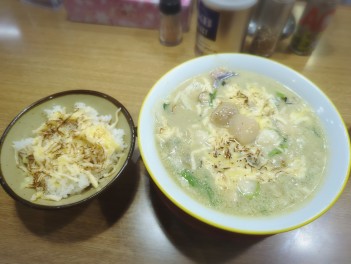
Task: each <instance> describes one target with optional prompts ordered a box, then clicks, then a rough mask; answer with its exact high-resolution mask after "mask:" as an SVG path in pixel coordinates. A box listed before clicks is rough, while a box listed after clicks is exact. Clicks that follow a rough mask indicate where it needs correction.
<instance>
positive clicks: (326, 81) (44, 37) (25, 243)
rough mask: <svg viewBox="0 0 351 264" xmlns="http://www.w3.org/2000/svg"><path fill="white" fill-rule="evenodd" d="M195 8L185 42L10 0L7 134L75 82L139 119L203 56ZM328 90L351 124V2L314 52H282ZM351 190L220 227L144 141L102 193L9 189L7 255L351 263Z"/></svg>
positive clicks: (16, 258) (3, 118) (3, 12)
mask: <svg viewBox="0 0 351 264" xmlns="http://www.w3.org/2000/svg"><path fill="white" fill-rule="evenodd" d="M195 31H196V26H195V17H193V23H192V25H191V28H190V31H189V32H185V33H184V35H183V41H182V43H181V44H180V45H178V46H175V47H165V46H162V45H160V44H159V41H158V31H157V30H151V29H139V28H127V27H118V26H106V25H94V24H85V23H74V22H71V21H69V20H68V19H67V15H66V11H65V10H64V9H63V8H61V9H59V10H51V9H48V8H41V7H38V6H33V5H30V4H24V3H22V2H21V1H17V0H2V1H0V133H3V131H4V130H5V128H6V126H7V125H8V124H9V123H10V122H11V120H12V119H13V118H14V117H15V116H16V115H17V114H18V113H19V112H20V111H21V110H22V109H23V108H25V107H26V106H28V105H29V104H31V103H32V102H34V101H36V100H38V99H40V98H42V97H45V96H48V95H50V94H53V93H56V92H61V91H64V90H71V89H89V90H96V91H100V92H103V93H106V94H109V95H111V96H112V97H114V98H116V99H117V100H119V101H120V102H121V103H123V104H124V105H125V107H126V108H127V109H128V110H129V112H130V113H131V115H132V117H133V119H134V122H135V123H137V120H138V114H139V110H140V107H141V104H142V101H143V99H144V97H145V96H146V94H147V93H148V91H149V90H150V88H151V87H152V86H153V84H154V83H155V82H156V81H157V80H158V79H159V78H160V77H161V76H162V75H163V74H165V73H166V72H167V71H169V70H170V69H172V68H173V67H174V66H176V65H178V64H180V63H182V62H184V61H186V60H189V59H192V58H194V57H195V53H194V42H195ZM270 59H272V60H275V61H278V62H280V63H283V64H285V65H287V66H289V67H291V68H292V69H294V70H296V71H298V72H300V73H302V74H303V75H304V76H306V77H307V78H309V79H310V80H311V81H313V82H314V83H315V84H317V85H318V86H319V87H320V88H321V90H323V91H324V92H325V93H326V94H327V95H328V96H329V97H330V99H331V101H332V102H333V103H334V104H335V106H336V107H337V109H338V110H339V112H340V114H341V116H342V118H343V119H344V121H345V124H346V126H347V128H348V130H349V132H350V127H351V6H339V7H338V9H337V12H336V15H335V16H334V18H333V20H332V23H331V24H330V26H329V27H328V28H327V30H326V32H325V33H324V34H323V36H322V38H321V40H320V42H319V44H318V46H317V48H316V50H315V51H314V52H313V54H312V55H311V56H298V55H295V54H292V53H290V52H288V51H287V50H286V45H285V44H284V42H282V43H281V44H280V46H279V47H278V49H277V51H276V53H275V54H274V55H273V56H272V57H271V58H270ZM350 199H351V190H350V183H348V184H347V186H346V188H345V190H344V192H343V194H342V195H341V197H340V198H339V200H338V201H337V202H336V204H335V205H334V206H333V207H332V208H331V209H330V210H329V211H328V212H326V213H325V214H324V215H322V216H321V217H320V218H318V219H317V220H315V221H314V222H312V223H310V224H308V225H306V226H304V227H301V228H298V229H296V230H293V231H289V232H285V233H281V234H276V235H270V236H254V235H241V234H236V233H230V232H225V231H221V230H217V229H215V228H213V227H210V226H207V225H205V224H202V223H200V222H198V221H196V220H194V219H192V218H191V217H189V216H187V215H185V214H183V213H182V212H180V211H179V210H178V209H176V208H174V207H173V206H172V205H171V204H170V203H169V202H168V201H167V200H166V199H164V197H163V196H162V195H161V194H159V192H158V191H157V189H156V187H155V186H154V185H153V183H152V181H151V179H150V178H149V175H148V173H147V171H146V169H145V167H144V164H143V162H142V160H141V158H140V155H139V151H138V148H136V149H135V151H134V155H133V159H132V161H131V162H130V164H129V165H128V167H127V169H126V171H125V172H124V173H123V175H122V176H121V178H120V179H119V180H118V181H117V184H115V186H113V187H112V188H110V189H109V190H108V191H107V192H106V193H104V194H103V195H101V196H99V197H98V198H96V199H94V200H93V201H91V202H90V203H88V204H86V205H84V206H79V207H75V208H70V209H64V210H59V211H43V210H35V209H31V208H28V207H26V206H24V205H22V204H19V203H17V202H15V201H14V200H13V199H12V198H11V197H10V196H9V195H8V194H7V193H6V192H5V191H4V190H3V189H2V188H1V189H0V263H9V264H10V263H11V264H15V263H50V264H54V263H285V264H287V263H345V264H346V263H351V201H350Z"/></svg>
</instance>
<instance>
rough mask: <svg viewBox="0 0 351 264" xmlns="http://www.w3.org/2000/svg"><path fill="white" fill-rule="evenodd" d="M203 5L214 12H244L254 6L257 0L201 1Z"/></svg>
mask: <svg viewBox="0 0 351 264" xmlns="http://www.w3.org/2000/svg"><path fill="white" fill-rule="evenodd" d="M202 1H203V3H204V4H205V5H206V6H208V7H210V8H212V9H215V10H218V9H219V10H226V11H234V10H244V9H248V8H250V7H252V6H254V5H255V4H256V2H257V0H202Z"/></svg>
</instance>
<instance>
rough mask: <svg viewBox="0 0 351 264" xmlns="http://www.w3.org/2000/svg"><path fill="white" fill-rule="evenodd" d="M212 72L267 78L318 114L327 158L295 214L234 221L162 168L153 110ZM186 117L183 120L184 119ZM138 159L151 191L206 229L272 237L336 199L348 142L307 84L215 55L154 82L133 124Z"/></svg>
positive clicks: (260, 61)
mask: <svg viewBox="0 0 351 264" xmlns="http://www.w3.org/2000/svg"><path fill="white" fill-rule="evenodd" d="M218 67H226V68H229V69H232V70H233V71H236V70H237V71H250V72H254V73H257V74H260V75H264V76H267V77H269V78H272V79H274V80H275V81H277V82H280V83H281V84H283V85H284V86H286V87H288V88H289V89H291V90H292V91H293V92H295V93H296V94H298V95H299V96H300V97H301V98H302V99H304V100H305V102H307V103H308V104H309V105H310V106H311V107H312V109H314V110H315V112H316V114H317V115H318V117H319V119H320V121H321V124H322V126H323V128H324V130H325V134H326V141H327V148H328V158H327V165H326V170H325V175H324V178H323V180H322V183H321V184H320V187H319V188H318V190H317V191H316V193H315V194H314V195H313V196H312V198H311V199H309V200H308V202H306V203H304V204H303V205H301V206H299V207H297V209H295V210H292V211H289V212H285V213H283V214H274V215H272V216H257V217H255V216H250V217H246V216H239V215H233V214H227V213H222V212H220V211H216V210H214V209H211V208H210V207H207V206H205V205H203V204H202V203H200V202H199V201H198V200H196V199H194V198H192V196H190V195H189V194H188V193H187V192H186V191H184V190H183V189H182V188H181V187H180V184H178V183H177V182H176V181H175V180H174V179H173V178H172V177H171V176H170V174H169V172H168V170H167V169H166V168H165V165H164V164H163V163H162V161H161V158H160V156H159V153H158V150H157V147H156V145H157V141H156V139H155V115H156V112H155V111H157V110H156V108H155V105H157V104H159V102H160V100H162V98H166V97H167V96H168V95H169V94H170V93H171V92H172V91H173V90H174V89H176V88H177V87H178V86H179V85H180V84H181V83H182V82H184V81H185V80H187V79H189V78H192V77H194V76H197V75H199V74H203V73H209V72H211V71H212V70H213V69H215V68H218ZM184 118H186V116H184ZM138 141H139V147H140V152H141V156H142V159H143V161H144V163H145V166H146V168H147V170H148V172H149V174H150V176H151V178H152V180H153V181H154V182H155V184H156V185H157V187H158V188H159V189H160V190H161V192H162V193H163V194H164V195H165V196H166V197H167V198H168V199H169V200H170V201H172V202H173V203H174V204H175V205H176V206H177V207H179V208H180V209H182V210H183V211H184V212H186V213H187V214H189V215H191V216H192V217H194V218H195V219H198V220H200V221H202V222H205V223H207V224H209V225H211V226H214V227H217V228H220V229H223V230H227V231H233V232H238V233H245V234H274V233H280V232H285V231H289V230H292V229H295V228H298V227H301V226H303V225H306V224H308V223H310V222H311V221H313V220H315V219H317V218H318V217H319V216H321V215H322V214H324V213H325V212H326V211H327V210H329V209H330V208H331V207H332V206H333V204H334V203H335V202H336V201H337V199H338V197H339V196H340V195H341V193H342V191H343V189H344V187H345V185H346V182H347V179H348V176H349V173H350V140H349V136H348V133H347V129H346V127H345V125H344V123H343V120H342V118H341V116H340V114H339V113H338V111H337V109H336V108H335V106H334V105H333V103H332V102H331V100H330V99H328V97H327V96H326V95H325V94H324V93H323V92H322V91H321V90H320V89H319V88H318V87H317V86H316V85H315V84H314V83H312V82H311V81H310V80H308V79H307V78H305V77H304V76H302V75H301V74H299V73H297V72H296V71H294V70H292V69H290V68H288V67H286V66H284V65H282V64H279V63H277V62H274V61H272V60H269V59H265V58H261V57H256V56H251V55H244V54H216V55H208V56H203V57H198V58H195V59H192V60H190V61H187V62H185V63H183V64H181V65H179V66H177V67H175V68H174V69H172V70H171V71H169V72H168V73H166V74H165V75H164V76H163V77H162V78H160V79H159V80H158V82H156V84H155V85H154V86H153V88H152V89H151V90H150V92H149V93H148V95H147V96H146V98H145V100H144V102H143V105H142V108H141V112H140V116H139V121H138Z"/></svg>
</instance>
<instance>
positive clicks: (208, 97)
mask: <svg viewBox="0 0 351 264" xmlns="http://www.w3.org/2000/svg"><path fill="white" fill-rule="evenodd" d="M218 71H222V72H223V71H226V69H219V70H218V69H216V70H215V71H214V72H218ZM213 76H215V74H213V73H205V74H203V75H199V76H196V77H194V78H192V79H189V80H187V81H186V82H184V83H182V84H181V85H180V86H179V87H177V88H176V89H175V90H174V92H172V93H171V94H170V95H169V96H168V97H167V98H164V99H163V101H162V102H160V106H159V108H157V111H156V113H157V114H156V119H157V122H156V128H155V132H156V141H157V144H158V150H159V155H160V157H161V159H162V161H163V163H164V164H165V167H166V168H167V169H168V171H169V173H170V175H172V177H174V179H175V180H176V181H177V182H178V183H179V184H180V186H181V187H182V188H184V190H185V191H186V192H188V193H189V195H191V196H193V197H195V198H196V199H198V200H199V201H200V202H202V203H203V204H205V205H207V206H209V207H212V208H214V209H217V210H220V211H223V212H227V213H230V214H237V215H243V216H257V215H272V214H278V213H281V212H283V211H284V210H292V209H293V208H295V207H296V206H299V205H301V204H303V202H304V201H306V200H307V199H308V198H309V197H312V196H313V193H314V192H315V190H316V189H317V188H318V186H319V184H320V182H321V181H322V179H323V175H324V170H325V166H326V159H327V148H326V140H325V136H324V132H323V128H322V126H321V124H320V122H319V119H318V117H317V115H316V114H315V113H314V112H313V110H312V109H311V107H310V106H309V105H308V104H307V103H306V102H304V101H303V100H302V99H301V98H300V97H299V96H297V95H296V94H295V93H293V92H292V91H291V90H289V89H288V88H286V87H284V86H283V85H281V84H280V83H278V82H275V81H274V80H271V79H269V78H267V77H263V76H261V75H257V74H254V73H250V72H240V74H239V75H238V76H235V77H231V78H227V79H226V80H225V81H223V82H222V83H220V84H219V85H218V86H217V87H216V88H215V87H214V85H213V83H214V81H215V80H214V77H213Z"/></svg>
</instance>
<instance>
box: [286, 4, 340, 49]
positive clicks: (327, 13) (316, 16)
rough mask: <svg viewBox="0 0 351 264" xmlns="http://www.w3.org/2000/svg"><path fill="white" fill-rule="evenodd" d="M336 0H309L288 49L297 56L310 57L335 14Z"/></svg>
mask: <svg viewBox="0 0 351 264" xmlns="http://www.w3.org/2000/svg"><path fill="white" fill-rule="evenodd" d="M337 4H338V1H337V0H309V1H308V2H307V4H306V7H305V9H304V12H303V14H302V16H301V19H300V21H299V24H298V27H297V30H296V32H295V33H294V35H293V37H292V40H291V43H290V49H291V50H292V51H293V52H294V53H296V54H298V55H310V54H311V53H312V51H313V50H314V49H315V47H316V45H317V42H318V40H319V38H320V36H321V34H322V32H323V31H324V29H325V28H326V27H327V26H328V24H329V21H330V18H331V17H332V15H333V14H334V13H335V10H336V7H337Z"/></svg>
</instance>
